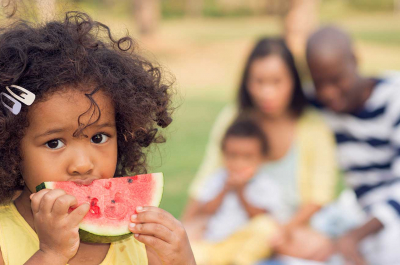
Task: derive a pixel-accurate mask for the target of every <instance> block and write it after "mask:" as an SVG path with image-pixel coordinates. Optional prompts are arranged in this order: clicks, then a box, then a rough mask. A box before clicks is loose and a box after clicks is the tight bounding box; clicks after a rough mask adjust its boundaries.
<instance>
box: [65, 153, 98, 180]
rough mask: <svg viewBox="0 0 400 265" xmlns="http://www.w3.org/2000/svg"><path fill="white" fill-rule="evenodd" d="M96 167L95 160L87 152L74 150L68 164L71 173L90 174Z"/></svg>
mask: <svg viewBox="0 0 400 265" xmlns="http://www.w3.org/2000/svg"><path fill="white" fill-rule="evenodd" d="M93 168H94V164H93V161H92V159H91V157H90V155H89V154H87V152H84V151H82V152H74V154H73V157H72V159H71V163H70V164H69V165H68V174H70V175H89V174H91V173H92V171H93Z"/></svg>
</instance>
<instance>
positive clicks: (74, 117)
mask: <svg viewBox="0 0 400 265" xmlns="http://www.w3.org/2000/svg"><path fill="white" fill-rule="evenodd" d="M93 99H94V100H95V101H96V103H97V104H98V106H99V108H100V111H101V116H100V119H99V120H98V122H96V123H95V124H93V125H91V126H89V127H87V128H86V129H85V130H84V131H83V134H85V135H87V136H88V137H87V138H86V137H85V136H84V135H79V137H73V136H72V135H73V133H74V132H75V130H76V129H77V127H78V125H77V124H78V117H79V116H80V115H81V114H83V113H85V112H86V111H87V110H88V108H89V106H90V101H89V99H88V98H87V97H86V96H85V94H84V92H80V91H76V90H72V89H67V90H65V91H63V92H61V93H55V94H53V95H52V96H51V97H49V99H48V100H47V101H44V102H39V103H37V104H36V105H33V106H32V107H30V108H31V109H29V113H28V118H29V127H28V128H27V129H26V134H25V136H24V138H23V139H22V141H21V155H22V160H23V161H22V164H21V173H22V176H23V178H24V181H25V184H26V185H27V187H28V188H29V190H31V191H32V192H34V191H35V190H36V186H37V185H39V184H40V183H42V182H44V181H70V180H74V181H81V180H83V181H84V182H88V183H89V182H90V181H91V180H94V179H100V178H112V177H113V176H114V173H115V169H116V165H117V131H116V126H115V113H114V107H113V105H112V102H111V100H110V99H109V98H108V97H107V96H106V95H105V94H104V93H103V92H101V90H100V91H98V92H96V93H95V94H94V95H93ZM92 112H93V107H92V108H91V109H90V111H89V112H88V113H85V114H84V115H83V116H82V117H81V119H80V121H81V122H82V123H84V124H88V122H89V118H90V116H91V114H92ZM98 114H99V113H98V111H96V112H95V114H94V116H93V117H92V119H91V120H90V122H93V121H95V120H96V119H97V117H98Z"/></svg>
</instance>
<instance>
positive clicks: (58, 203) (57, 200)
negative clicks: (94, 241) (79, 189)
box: [30, 189, 90, 264]
mask: <svg viewBox="0 0 400 265" xmlns="http://www.w3.org/2000/svg"><path fill="white" fill-rule="evenodd" d="M30 198H31V207H32V213H33V223H34V228H35V231H36V233H37V235H38V237H39V247H40V251H42V252H43V254H46V255H48V256H51V257H54V259H57V260H60V261H63V262H64V261H65V263H64V264H66V263H67V262H68V261H69V260H70V259H71V258H72V257H73V256H75V254H76V252H77V251H78V247H79V234H78V230H79V223H80V222H81V221H82V219H83V218H84V217H85V215H86V213H87V212H88V211H89V208H90V206H89V204H87V203H85V204H82V205H80V206H79V207H77V208H76V209H74V210H73V211H72V212H71V213H69V208H70V207H74V206H76V205H77V201H76V198H75V197H74V196H71V195H68V194H66V193H65V191H63V190H48V189H44V190H41V191H39V192H37V193H33V194H32V195H31V196H30Z"/></svg>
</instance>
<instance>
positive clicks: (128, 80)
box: [0, 11, 172, 203]
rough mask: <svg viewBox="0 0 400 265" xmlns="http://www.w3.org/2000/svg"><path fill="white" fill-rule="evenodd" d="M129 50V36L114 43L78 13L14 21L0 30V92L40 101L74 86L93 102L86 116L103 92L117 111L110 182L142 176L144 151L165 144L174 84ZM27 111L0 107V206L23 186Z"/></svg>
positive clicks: (96, 110)
mask: <svg viewBox="0 0 400 265" xmlns="http://www.w3.org/2000/svg"><path fill="white" fill-rule="evenodd" d="M134 46H135V44H134V42H133V40H132V39H131V38H130V37H129V36H126V37H123V38H120V39H115V38H114V37H113V36H112V34H111V32H110V29H109V28H108V27H107V26H106V25H104V24H102V23H100V22H97V21H93V20H92V19H91V18H90V17H89V16H88V15H87V14H85V13H81V12H75V11H74V12H68V13H66V17H65V19H64V21H61V22H59V21H53V22H48V23H46V24H44V25H40V26H35V25H31V24H30V23H28V22H24V21H19V22H16V23H14V24H12V25H11V26H9V27H7V28H4V29H1V30H0V92H5V87H6V86H10V85H19V86H22V87H24V88H26V89H28V90H29V91H31V92H32V93H34V94H35V95H36V99H35V102H40V101H45V100H46V99H47V98H48V97H49V96H51V95H52V93H56V92H57V91H60V90H63V89H71V88H72V89H76V90H80V91H85V93H86V94H85V95H86V96H87V98H88V99H89V100H90V102H91V106H90V108H88V110H87V112H89V113H92V114H95V113H96V114H97V113H98V114H100V109H99V107H98V105H97V103H96V102H95V101H94V99H93V97H92V95H93V94H94V93H96V92H98V91H99V90H101V91H102V92H103V93H105V94H106V95H107V96H109V97H110V98H111V100H112V102H113V105H114V108H115V113H116V117H115V119H116V127H117V138H118V165H117V170H116V172H115V176H116V177H119V176H123V175H128V174H133V173H144V172H146V168H145V166H146V164H145V158H146V156H145V152H144V150H143V148H144V147H147V146H149V145H150V144H151V143H153V142H162V141H163V140H164V139H163V138H162V137H161V136H159V135H158V134H157V126H160V127H166V126H168V125H169V124H170V123H171V121H172V119H171V111H172V107H171V86H172V83H171V82H166V81H165V80H163V78H162V75H161V69H160V68H159V67H158V66H155V65H153V64H152V63H150V62H149V61H148V60H146V59H144V58H143V57H141V56H140V55H138V54H137V52H136V49H135V47H134ZM88 89H90V90H91V91H90V92H86V91H87V90H88ZM28 109H29V107H26V106H23V107H22V110H21V112H20V113H19V114H18V115H13V114H12V113H11V112H10V111H8V110H7V109H6V108H4V107H3V106H2V107H0V183H1V185H0V203H1V202H4V201H5V200H6V199H8V198H11V197H12V195H13V193H14V192H15V191H16V190H18V189H21V188H23V185H24V183H23V179H22V176H21V173H20V163H21V154H20V151H19V149H20V142H21V139H22V138H23V136H24V131H25V130H26V128H27V127H28V126H29V124H28V117H27V113H28ZM87 112H86V113H87ZM96 116H97V120H98V119H99V115H95V117H96ZM97 120H95V121H93V122H91V123H89V124H81V122H80V119H78V120H77V125H79V127H78V129H77V130H76V131H75V133H74V136H79V135H84V133H83V130H84V129H85V128H86V127H87V126H90V125H91V124H93V123H95V122H97ZM84 136H86V135H84ZM86 137H87V136H86ZM48 166H49V167H51V166H52V165H48Z"/></svg>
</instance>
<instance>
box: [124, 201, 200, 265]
mask: <svg viewBox="0 0 400 265" xmlns="http://www.w3.org/2000/svg"><path fill="white" fill-rule="evenodd" d="M136 211H137V212H138V214H137V215H133V216H132V218H131V221H132V223H131V224H130V226H129V230H130V231H131V232H132V233H134V234H135V237H136V239H137V240H138V241H140V242H142V243H144V244H145V245H146V246H147V247H150V248H152V249H153V250H154V252H156V254H157V256H158V257H159V259H160V260H161V261H162V264H164V265H195V264H196V262H195V260H194V256H193V252H192V249H191V248H190V244H189V239H188V237H187V235H186V231H185V229H184V227H183V225H182V224H181V223H180V222H179V221H178V220H176V219H175V218H174V217H173V216H172V215H171V214H170V213H168V212H166V211H164V210H162V209H160V208H157V207H152V206H145V207H138V208H137V209H136Z"/></svg>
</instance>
